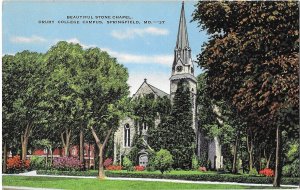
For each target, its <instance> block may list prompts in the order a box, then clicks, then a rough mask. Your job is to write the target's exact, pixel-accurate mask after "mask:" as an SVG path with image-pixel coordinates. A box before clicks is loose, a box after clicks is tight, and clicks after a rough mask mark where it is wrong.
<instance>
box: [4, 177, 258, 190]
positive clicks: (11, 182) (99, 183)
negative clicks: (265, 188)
mask: <svg viewBox="0 0 300 190" xmlns="http://www.w3.org/2000/svg"><path fill="white" fill-rule="evenodd" d="M2 177H3V185H4V186H25V187H43V188H58V189H74V190H75V189H76V190H81V189H88V190H94V189H122V190H129V189H134V190H137V189H145V190H148V189H149V190H153V189H250V188H252V189H253V187H248V186H240V185H219V184H218V185H206V184H184V183H170V182H145V181H121V180H118V181H116V180H98V179H75V178H74V179H72V178H52V177H24V176H2ZM255 189H257V187H255Z"/></svg>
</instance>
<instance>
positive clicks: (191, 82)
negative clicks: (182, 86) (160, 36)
mask: <svg viewBox="0 0 300 190" xmlns="http://www.w3.org/2000/svg"><path fill="white" fill-rule="evenodd" d="M179 80H183V81H184V82H185V83H186V84H187V86H188V87H189V89H190V92H191V99H192V111H193V126H192V127H193V129H194V130H195V132H196V129H197V126H196V125H197V122H196V110H197V109H196V88H197V79H196V77H195V76H194V64H193V61H192V57H191V48H190V46H189V39H188V33H187V27H186V20H185V13H184V2H182V7H181V13H180V18H179V27H178V33H177V42H176V47H175V49H174V61H173V65H172V74H171V78H170V98H171V102H173V98H174V96H175V92H176V89H177V85H178V82H179Z"/></svg>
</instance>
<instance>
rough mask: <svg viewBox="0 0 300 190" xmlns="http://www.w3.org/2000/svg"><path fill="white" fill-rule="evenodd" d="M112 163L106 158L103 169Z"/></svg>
mask: <svg viewBox="0 0 300 190" xmlns="http://www.w3.org/2000/svg"><path fill="white" fill-rule="evenodd" d="M112 163H113V160H112V159H111V158H107V159H106V160H104V162H103V165H104V167H105V168H107V167H108V166H110V165H111V164H112Z"/></svg>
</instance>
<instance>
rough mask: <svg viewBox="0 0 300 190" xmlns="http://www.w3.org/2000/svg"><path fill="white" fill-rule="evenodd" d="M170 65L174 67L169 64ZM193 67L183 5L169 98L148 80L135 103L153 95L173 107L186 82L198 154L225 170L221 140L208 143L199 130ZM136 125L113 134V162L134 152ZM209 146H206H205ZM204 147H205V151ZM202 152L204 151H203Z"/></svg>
mask: <svg viewBox="0 0 300 190" xmlns="http://www.w3.org/2000/svg"><path fill="white" fill-rule="evenodd" d="M170 64H171V63H170ZM194 68H195V67H194V63H193V61H192V57H191V48H190V46H189V40H188V32H187V26H186V19H185V11H184V3H182V8H181V13H180V18H179V27H178V34H177V41H176V46H175V49H174V61H173V64H172V70H171V77H170V94H168V93H166V92H164V91H162V90H160V89H159V88H157V87H154V86H153V85H151V84H149V83H148V82H147V80H146V79H145V80H144V82H143V83H142V84H141V86H140V88H139V89H138V90H137V92H136V93H135V94H134V95H133V97H132V99H135V98H137V97H139V96H144V95H146V94H151V93H152V94H154V96H155V97H164V96H167V97H168V98H170V100H171V103H172V100H173V98H174V96H175V92H176V89H177V85H178V82H179V80H184V83H185V84H187V86H188V87H189V88H190V92H191V99H192V113H193V116H192V117H193V118H192V120H193V124H192V128H193V129H194V131H195V134H196V141H197V142H195V143H196V149H197V151H196V154H197V156H200V152H201V151H206V152H207V154H208V159H209V160H210V162H211V165H212V167H213V168H215V169H218V168H222V167H223V164H222V163H223V161H222V156H221V149H220V145H219V140H218V139H217V138H214V139H209V140H207V138H206V137H204V136H203V135H202V134H201V132H200V131H201V130H200V127H201V126H198V121H197V112H198V111H201V110H197V105H196V97H197V79H196V77H195V76H194V70H195V69H194ZM159 122H160V121H159V119H156V120H155V122H154V123H155V127H157V125H158V124H159ZM135 130H136V128H135V121H134V119H132V118H129V117H128V118H125V119H123V120H121V121H120V125H119V128H118V130H117V131H116V132H115V134H114V161H117V160H122V158H123V157H124V156H126V155H128V153H129V152H130V150H131V146H132V141H133V137H134V134H135V133H136V132H137V131H135ZM142 134H147V126H146V125H144V126H143V127H142ZM205 143H206V146H204V144H205ZM203 147H206V148H205V150H204V149H203ZM202 149H203V150H202ZM147 154H148V153H147V152H146V151H145V150H144V149H143V150H140V152H139V165H142V166H146V165H147V162H148V157H147Z"/></svg>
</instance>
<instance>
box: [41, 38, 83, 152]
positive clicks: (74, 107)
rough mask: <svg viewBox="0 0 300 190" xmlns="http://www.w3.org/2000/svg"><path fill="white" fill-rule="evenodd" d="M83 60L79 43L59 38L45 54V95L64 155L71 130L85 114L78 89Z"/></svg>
mask: <svg viewBox="0 0 300 190" xmlns="http://www.w3.org/2000/svg"><path fill="white" fill-rule="evenodd" d="M83 62H84V58H83V49H82V47H81V46H80V45H78V44H77V45H76V44H68V43H67V42H59V43H57V44H56V45H55V46H53V47H52V48H51V49H50V50H49V51H48V52H47V53H46V55H45V65H46V67H47V68H48V73H47V74H48V75H47V84H46V96H47V97H48V98H47V100H48V106H49V109H50V110H51V116H52V117H53V119H52V121H53V122H54V123H55V125H56V126H55V127H56V130H58V131H60V135H59V136H60V137H61V142H62V145H63V148H64V154H65V156H69V147H70V145H71V143H72V140H73V139H74V137H75V136H74V131H75V130H78V128H79V127H80V123H81V122H82V120H81V119H82V115H83V114H84V112H83V100H82V99H81V98H80V96H79V93H78V90H79V89H80V88H81V84H80V82H79V81H80V78H79V72H80V65H81V64H83Z"/></svg>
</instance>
